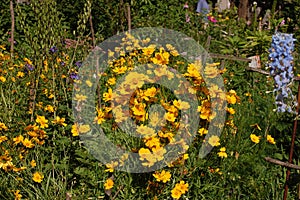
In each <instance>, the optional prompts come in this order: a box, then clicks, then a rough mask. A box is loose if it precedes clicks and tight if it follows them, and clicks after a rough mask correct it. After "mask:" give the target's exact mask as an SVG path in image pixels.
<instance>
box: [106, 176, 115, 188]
mask: <svg viewBox="0 0 300 200" xmlns="http://www.w3.org/2000/svg"><path fill="white" fill-rule="evenodd" d="M113 187H114V181H113V180H112V179H111V178H109V179H107V180H106V181H105V183H104V188H105V189H106V190H109V189H111V188H113Z"/></svg>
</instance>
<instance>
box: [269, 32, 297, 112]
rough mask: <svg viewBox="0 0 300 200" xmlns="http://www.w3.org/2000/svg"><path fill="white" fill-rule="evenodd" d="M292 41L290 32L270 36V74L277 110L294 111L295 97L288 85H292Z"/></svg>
mask: <svg viewBox="0 0 300 200" xmlns="http://www.w3.org/2000/svg"><path fill="white" fill-rule="evenodd" d="M294 41H295V39H294V38H293V35H292V34H284V33H276V34H275V35H273V36H272V44H271V48H270V49H269V53H270V54H269V61H270V62H269V69H270V76H273V78H274V90H273V91H274V92H275V93H276V97H275V105H276V106H277V109H276V110H277V112H289V113H295V111H293V109H294V108H295V107H296V106H297V101H296V97H295V96H294V95H293V93H292V90H291V88H290V86H291V85H292V82H293V78H294V73H293V62H292V61H293V59H294V58H293V55H292V52H293V50H294Z"/></svg>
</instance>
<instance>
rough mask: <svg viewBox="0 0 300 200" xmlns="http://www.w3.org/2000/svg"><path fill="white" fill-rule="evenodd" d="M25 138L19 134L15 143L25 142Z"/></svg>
mask: <svg viewBox="0 0 300 200" xmlns="http://www.w3.org/2000/svg"><path fill="white" fill-rule="evenodd" d="M23 139H24V137H23V136H22V135H19V136H17V137H15V138H14V139H13V141H14V144H15V145H16V144H19V143H22V142H23Z"/></svg>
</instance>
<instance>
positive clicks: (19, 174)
mask: <svg viewBox="0 0 300 200" xmlns="http://www.w3.org/2000/svg"><path fill="white" fill-rule="evenodd" d="M1 4H3V10H6V11H7V9H8V7H7V6H8V4H5V3H1ZM68 5H69V4H68ZM78 5H79V3H78V2H77V3H74V6H75V7H76V6H78ZM92 5H102V6H104V7H108V8H115V9H105V12H104V11H103V12H101V13H103V19H106V18H107V19H110V20H111V22H107V21H109V20H104V21H103V22H101V21H97V20H99V19H98V18H97V17H96V15H95V13H93V11H95V9H96V8H97V9H98V7H97V6H95V7H94V10H93V9H92ZM127 5H130V6H131V7H132V13H131V15H132V16H131V20H132V21H131V24H132V28H140V27H147V26H153V27H154V26H155V27H164V28H169V29H173V30H176V31H179V32H182V33H184V34H186V35H187V36H189V37H191V38H193V39H195V41H197V42H198V43H199V44H200V45H202V46H203V47H204V48H206V49H207V50H208V51H209V52H212V53H219V54H224V55H225V54H226V55H231V56H238V57H243V58H246V57H249V56H253V55H259V56H260V58H261V62H262V69H264V70H268V69H267V68H266V66H268V65H269V64H270V63H271V61H272V60H269V54H270V52H269V49H270V47H271V43H272V35H273V34H274V32H275V30H279V31H281V32H287V31H288V29H289V27H290V26H292V25H291V23H292V22H288V19H286V20H287V23H286V24H281V22H282V20H283V19H284V17H285V13H281V14H278V16H274V19H272V20H273V21H272V27H271V29H268V30H267V29H263V30H259V28H258V25H259V21H260V19H257V20H258V21H257V22H258V23H252V25H247V24H246V23H245V22H243V21H238V20H237V10H236V8H234V9H232V10H229V11H225V12H223V13H217V12H216V11H213V12H212V13H210V14H209V17H210V19H213V20H211V21H208V24H205V23H204V22H203V17H206V16H202V15H200V14H197V13H195V12H194V10H195V9H194V5H193V4H192V3H189V4H188V6H184V5H185V2H181V1H174V2H173V1H172V2H169V4H167V3H164V2H159V3H157V4H154V3H153V2H152V1H140V3H137V2H130V4H129V3H126V2H125V3H124V2H123V4H117V3H116V4H115V3H108V2H105V1H94V2H91V1H86V2H85V4H84V3H83V5H80V6H78V7H80V8H81V9H82V13H81V14H79V16H78V18H76V20H75V16H74V13H72V14H70V15H72V21H68V20H66V18H70V16H69V15H68V14H66V13H68V12H66V10H67V9H69V7H68V6H66V7H65V8H63V7H61V4H58V3H56V2H55V1H50V0H46V1H43V2H40V1H37V0H33V1H31V3H30V4H18V5H15V6H16V7H15V12H16V32H15V40H16V44H15V50H14V52H13V53H12V52H10V50H9V48H10V42H9V40H8V39H9V38H10V34H9V33H8V32H3V33H2V34H1V38H2V43H1V44H2V45H1V46H0V66H1V67H0V93H1V95H0V96H1V98H0V106H1V110H2V112H1V113H0V134H1V135H0V168H1V169H0V176H1V179H0V183H1V184H0V197H1V198H2V199H68V198H69V199H70V198H71V199H281V198H282V196H283V189H284V185H285V176H286V168H283V167H281V166H278V165H274V164H271V163H268V162H266V161H265V159H264V158H265V157H266V156H270V157H273V158H276V159H279V160H282V161H287V160H288V155H289V154H288V153H289V145H290V141H291V132H292V128H293V119H294V118H295V115H294V114H290V113H277V112H275V111H274V109H276V105H275V96H276V94H274V93H273V92H272V91H273V89H274V80H273V77H272V76H268V75H265V74H261V73H258V72H254V71H249V70H246V68H247V66H248V62H244V61H239V60H232V59H220V58H219V59H218V58H214V59H213V60H212V62H210V63H204V64H203V63H197V62H194V63H189V62H187V61H186V60H185V59H183V56H181V55H180V54H179V53H180V52H178V49H176V48H175V46H172V45H171V44H168V43H166V44H165V45H161V46H159V45H153V40H151V39H150V38H149V39H146V40H140V39H138V38H135V37H134V36H133V35H131V34H129V33H128V34H125V35H124V36H125V37H123V39H122V42H121V43H119V44H118V45H119V46H116V47H115V48H114V49H112V51H111V52H110V53H109V59H108V62H107V66H108V68H107V70H106V71H103V72H101V73H98V72H95V76H96V77H98V78H99V80H98V83H97V84H95V81H93V80H94V78H93V75H94V74H92V72H90V71H87V72H86V73H87V74H88V75H91V76H90V77H88V76H85V78H82V76H81V75H82V73H83V72H85V71H84V69H85V66H86V65H87V64H86V62H85V61H86V59H87V58H88V55H89V54H90V53H91V52H92V50H93V49H95V47H94V43H95V42H99V43H100V42H103V41H104V40H105V39H107V38H109V37H110V36H112V35H114V34H116V33H118V32H122V31H124V30H127V29H128V24H127V23H126V22H127V21H128V16H127V14H128V13H127V14H126V8H127V7H126V6H127ZM122 6H123V7H124V9H123V7H122ZM120 7H121V11H122V12H118V11H120V10H118V9H120ZM137 7H139V9H136V8H137ZM295 8H296V9H295V10H297V6H296V7H295ZM99 9H100V8H99ZM103 9H104V8H103ZM108 10H109V11H108ZM67 11H69V12H71V11H72V10H67ZM73 12H74V11H73ZM91 13H92V16H93V17H94V18H95V19H94V22H95V23H96V25H94V26H95V27H96V28H95V35H96V41H93V39H92V36H91V35H90V34H91V27H90V26H89V24H88V23H87V22H89V19H90V18H89V17H90V14H91ZM145 13H156V14H155V15H154V14H153V15H150V17H148V15H147V14H145ZM126 16H127V18H126ZM282 17H283V18H282ZM3 18H4V17H3ZM292 20H295V19H291V21H292ZM4 21H5V20H4ZM74 21H75V22H74ZM113 22H115V23H113ZM76 23H77V24H76ZM74 24H75V25H74ZM116 24H119V25H120V26H119V27H116ZM280 24H281V25H280ZM46 25H47V27H52V28H49V29H45V28H44V27H46ZM293 25H295V22H294V24H293ZM295 26H296V25H295ZM7 30H9V28H7ZM292 33H294V34H295V35H294V37H295V38H297V37H298V35H297V30H296V29H295V30H294V29H293V31H292ZM208 38H211V39H210V40H209V39H208ZM208 41H210V42H209V43H208ZM295 44H296V48H295V51H294V52H293V57H294V65H293V68H294V71H295V75H297V73H298V63H297V61H298V57H297V55H298V53H297V47H298V43H297V41H296V42H295ZM113 52H115V53H113ZM140 64H144V65H146V68H143V70H142V71H139V69H135V68H134V66H136V65H140ZM204 66H205V67H204ZM170 68H172V69H173V71H172V70H171V71H170V70H169V69H170ZM145 71H146V72H147V73H145ZM199 71H200V72H201V73H199ZM218 75H220V76H221V77H222V79H223V80H224V82H223V83H222V84H223V85H224V88H225V89H224V88H220V87H219V85H217V84H210V81H209V79H210V78H211V79H213V78H215V77H216V76H218ZM137 77H139V78H138V79H137ZM179 77H180V78H182V79H180V78H179ZM204 77H208V78H207V79H205V78H204ZM183 79H184V80H186V81H187V83H188V84H190V89H189V90H185V89H183V88H187V86H186V85H184V83H182V82H181V80H183ZM133 83H134V84H133ZM145 83H147V84H145ZM158 83H160V84H158ZM175 84H178V86H176V87H175V89H173V90H174V91H173V90H172V89H170V88H168V87H166V86H168V85H175ZM295 85H296V84H294V85H291V89H292V91H293V92H294V94H296V88H295ZM136 86H138V88H136ZM181 86H182V87H181ZM90 88H94V89H95V91H96V92H95V93H96V98H94V96H93V95H92V96H89V95H88V94H89V93H88V94H87V92H86V91H85V90H87V91H89V90H90ZM116 88H118V90H116ZM120 88H121V89H120ZM128 91H132V92H128ZM185 96H188V97H189V98H187V97H185ZM193 96H196V102H197V103H198V105H197V106H196V107H195V106H194V105H193V104H192V103H191V100H190V99H192V97H193ZM91 97H92V98H91ZM178 97H181V98H183V99H185V100H182V99H180V98H178ZM214 98H215V99H217V100H218V101H220V102H224V103H226V104H227V106H226V108H225V107H220V108H219V107H218V106H216V105H215V104H213V103H212V102H213V101H212V99H214ZM91 104H95V105H96V106H95V107H93V108H92V114H91V116H95V117H93V118H92V120H90V121H88V122H87V121H80V119H78V116H79V115H76V112H80V110H81V109H83V108H85V106H86V105H88V106H89V105H91ZM220 104H221V105H223V104H222V103H220ZM74 105H76V107H74ZM151 105H152V106H153V105H160V106H158V107H155V106H154V107H151ZM218 105H219V104H218ZM126 106H127V107H126ZM156 108H157V109H158V110H159V109H163V110H164V112H158V110H156ZM190 108H194V109H195V110H196V112H194V113H191V114H193V115H196V116H197V120H195V121H196V123H197V124H195V122H193V121H191V122H190V123H191V125H190V124H189V123H187V124H185V123H184V120H183V118H182V117H181V116H182V115H181V114H182V113H185V112H188V110H189V109H190ZM126 109H127V110H128V112H124V110H126ZM222 109H223V110H222ZM74 111H75V114H74ZM218 112H226V119H225V122H224V124H222V126H223V125H224V127H223V130H222V133H221V134H217V133H216V134H215V133H214V132H210V133H208V128H209V126H210V125H211V124H212V121H213V119H214V118H216V117H217V114H218ZM85 114H86V113H85ZM129 119H130V120H131V121H133V122H135V124H136V127H135V128H131V129H130V130H134V131H135V132H136V135H138V136H140V138H136V137H133V136H130V135H128V133H127V132H126V131H124V130H123V127H124V126H120V124H122V123H125V125H126V122H127V120H129ZM158 125H161V126H160V127H159V128H158ZM182 125H186V128H187V129H189V128H190V129H189V130H193V129H196V133H195V134H196V135H195V137H194V138H193V140H192V141H191V143H190V144H189V145H187V144H186V142H185V140H181V138H185V137H187V136H186V135H184V134H183V133H182V132H180V127H182ZM219 125H220V124H213V126H215V127H216V129H214V130H216V132H217V130H218V127H219ZM94 127H101V128H102V130H103V132H104V134H105V135H106V136H107V138H109V140H110V141H111V142H112V143H113V144H115V145H119V146H120V147H122V148H124V149H125V150H128V151H130V152H134V153H136V154H137V155H138V156H139V157H138V159H137V160H134V159H133V160H132V159H128V154H126V153H124V154H122V156H121V159H119V160H113V161H112V162H110V163H102V162H100V161H99V159H96V158H95V156H93V155H92V154H91V148H89V147H90V146H86V145H84V142H83V141H82V138H83V137H84V136H92V135H89V134H90V131H91V130H93V129H94ZM185 133H186V132H185ZM187 133H188V131H187ZM141 136H143V137H141ZM80 138H81V139H80ZM203 144H204V145H206V146H207V147H213V148H212V150H211V151H210V152H209V154H207V155H206V156H205V157H203V158H201V157H199V152H200V149H201V146H202V145H203ZM169 146H171V150H172V148H173V147H174V148H175V147H178V148H175V150H176V151H175V150H174V149H173V150H174V151H173V152H172V151H170V152H168V153H170V154H171V153H173V154H176V157H177V159H176V160H172V161H169V162H167V163H164V164H166V166H165V167H163V168H157V169H156V170H154V171H149V172H145V173H129V172H124V171H118V170H117V168H118V167H120V166H121V167H122V166H126V165H132V166H135V165H134V164H135V163H140V164H141V165H142V166H143V167H149V168H151V167H154V166H156V165H159V163H160V162H163V161H165V157H166V155H165V153H166V149H165V148H166V147H169ZM99 147H101V148H103V147H106V146H105V145H104V146H103V144H102V145H100V146H99ZM94 148H95V149H96V150H97V151H98V150H99V149H97V148H98V146H94ZM177 150H180V151H177ZM100 151H101V149H100ZM102 151H104V152H105V151H107V149H105V148H103V149H102ZM293 162H294V163H295V164H298V163H299V139H296V147H295V154H294V160H293ZM292 177H293V178H292V181H291V182H290V183H289V198H290V199H295V198H296V196H297V195H298V194H297V185H298V173H297V171H292Z"/></svg>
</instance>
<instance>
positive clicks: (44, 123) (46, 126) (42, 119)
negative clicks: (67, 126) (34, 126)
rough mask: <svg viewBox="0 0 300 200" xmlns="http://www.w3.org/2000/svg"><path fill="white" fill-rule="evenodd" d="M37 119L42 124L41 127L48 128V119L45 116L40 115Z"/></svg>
mask: <svg viewBox="0 0 300 200" xmlns="http://www.w3.org/2000/svg"><path fill="white" fill-rule="evenodd" d="M35 121H36V122H37V123H39V124H40V127H41V128H48V120H47V119H46V118H45V117H44V116H39V115H38V116H37V118H36V120H35Z"/></svg>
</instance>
